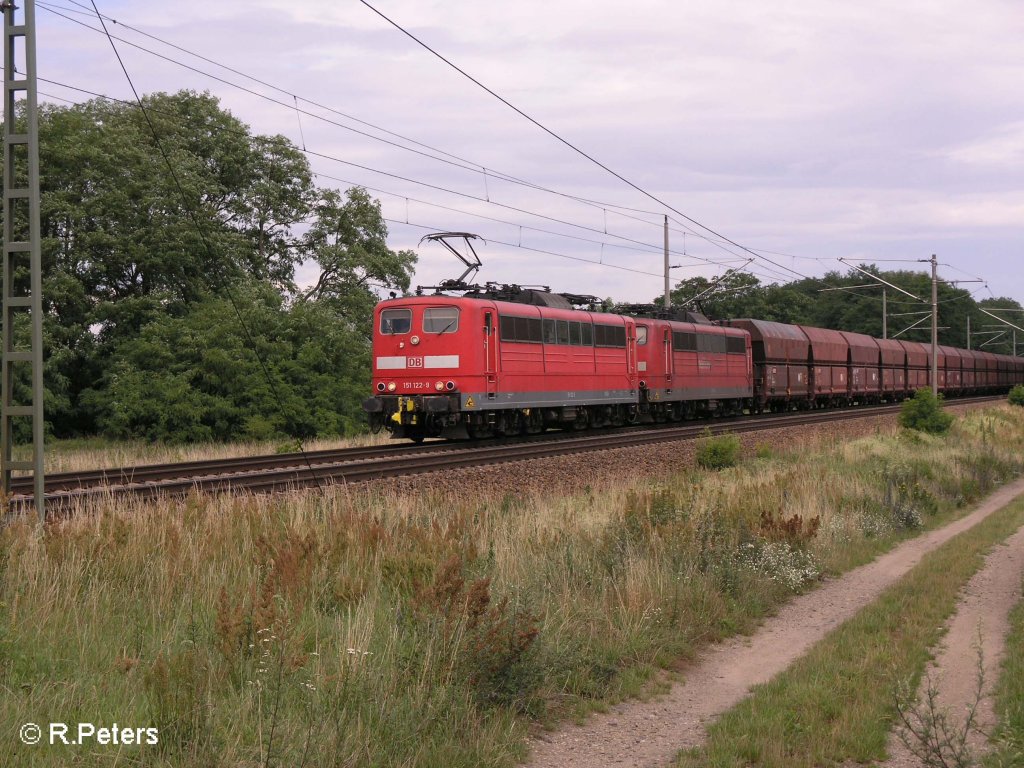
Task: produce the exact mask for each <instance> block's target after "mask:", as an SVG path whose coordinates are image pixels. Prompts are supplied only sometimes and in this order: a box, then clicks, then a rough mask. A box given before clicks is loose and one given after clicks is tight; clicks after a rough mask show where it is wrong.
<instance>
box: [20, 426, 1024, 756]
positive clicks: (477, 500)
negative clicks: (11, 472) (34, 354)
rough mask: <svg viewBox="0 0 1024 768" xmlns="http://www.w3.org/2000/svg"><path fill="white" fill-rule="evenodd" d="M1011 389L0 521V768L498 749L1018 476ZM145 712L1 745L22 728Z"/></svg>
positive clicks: (746, 623)
mask: <svg viewBox="0 0 1024 768" xmlns="http://www.w3.org/2000/svg"><path fill="white" fill-rule="evenodd" d="M1022 455H1024V409H1019V408H1011V407H1010V406H1003V407H1002V408H996V409H990V410H988V411H978V412H974V413H972V414H970V415H968V416H965V417H963V418H961V419H959V420H958V422H957V424H956V425H955V426H954V429H953V432H952V433H951V435H949V436H947V437H932V436H921V437H914V436H908V435H906V434H905V433H899V432H896V431H880V432H879V433H878V434H877V435H874V436H872V437H868V438H864V439H861V440H857V441H854V442H853V443H851V444H847V443H843V442H841V441H840V440H839V439H838V438H827V439H823V440H821V441H817V442H810V443H808V444H806V445H801V446H799V447H798V448H794V449H791V450H789V451H779V452H777V453H776V454H774V455H771V456H768V455H766V456H763V457H761V458H758V459H757V460H755V461H746V462H742V463H741V464H740V465H738V466H736V467H734V468H731V469H725V470H722V471H719V472H714V473H707V472H703V471H698V470H694V471H692V472H689V473H684V474H682V475H679V476H677V477H673V478H668V479H666V480H664V481H663V482H659V483H652V482H647V481H642V482H640V481H637V482H630V481H628V479H625V478H613V479H610V480H609V481H608V483H607V484H606V485H602V486H601V487H595V488H592V489H591V490H590V491H589V492H585V493H581V494H578V495H574V496H559V495H557V494H552V493H551V492H550V491H549V492H547V493H544V494H539V493H538V494H537V495H512V494H509V495H501V496H484V497H480V496H479V494H478V492H477V491H475V490H474V489H472V488H467V489H464V490H463V489H460V488H455V489H453V490H451V491H445V492H440V491H435V492H431V493H424V494H413V495H397V494H392V493H387V494H382V493H376V492H372V491H368V490H354V489H353V490H346V489H345V488H339V489H335V490H334V491H332V492H330V493H328V494H325V495H317V494H314V493H307V494H301V495H295V496H280V497H259V498H252V499H246V498H217V499H206V498H194V499H190V500H188V501H184V502H173V503H172V502H166V503H164V504H162V505H159V506H141V505H137V504H132V503H128V502H123V503H116V504H112V505H111V506H110V507H109V508H107V509H105V510H103V511H102V512H99V513H95V514H90V515H82V516H78V517H75V518H73V519H70V520H67V521H63V522H59V523H54V524H51V525H49V526H48V527H47V528H46V530H45V531H44V532H43V533H42V534H41V535H39V534H37V533H36V532H35V530H34V529H33V528H32V527H31V526H30V525H20V524H16V525H13V526H9V527H8V528H6V529H4V530H3V531H0V765H9V764H13V765H19V764H24V765H38V766H56V765H64V764H66V763H69V762H71V761H72V760H74V761H75V764H76V765H108V764H110V763H111V761H112V760H113V759H114V757H115V755H116V757H117V761H118V764H119V765H143V764H145V765H147V766H148V765H156V766H184V765H210V766H227V765H231V766H236V765H246V766H249V765H253V766H255V765H291V766H303V765H314V764H315V765H324V766H334V765H339V766H347V765H373V766H435V765H445V766H512V765H515V764H516V762H517V761H518V760H519V759H521V757H522V756H523V754H524V749H525V747H524V744H525V737H526V734H527V733H528V731H529V729H530V728H531V727H535V726H536V725H537V724H538V723H539V724H546V723H552V722H554V721H557V720H559V719H563V718H566V717H578V716H580V715H581V714H582V713H585V712H587V711H588V710H591V709H593V708H600V707H603V706H606V704H607V703H608V702H610V701H614V700H617V699H621V698H624V697H628V696H635V695H641V694H646V693H648V692H649V691H650V690H651V686H652V685H653V684H656V683H657V682H658V681H659V680H660V679H661V678H660V677H659V676H658V675H657V674H656V673H657V672H658V671H659V670H661V669H664V668H669V669H671V668H673V667H674V666H675V665H676V664H678V662H679V660H680V659H684V658H686V657H688V656H690V655H692V654H693V652H694V650H695V649H697V648H699V647H700V646H701V645H703V644H705V643H707V642H709V641H711V640H714V639H716V638H721V637H725V636H728V635H731V634H735V633H737V632H748V631H750V630H752V629H753V627H754V626H756V623H757V622H758V621H759V620H760V618H762V617H764V616H765V615H767V614H768V613H770V612H772V611H773V610H774V609H775V608H776V607H777V606H778V605H779V604H781V603H782V602H783V601H785V600H786V599H788V598H789V597H790V596H791V595H793V594H794V593H796V592H799V591H801V590H804V589H807V588H809V587H811V586H813V584H814V582H815V581H816V580H817V579H818V578H819V576H820V575H822V574H828V573H838V572H842V571H844V570H846V569H848V568H850V567H852V566H854V565H857V564H859V563H861V562H864V561H866V560H868V559H870V558H871V557H873V556H874V555H875V554H877V553H878V552H880V551H883V550H885V549H888V548H890V547H891V546H893V544H894V543H895V542H897V541H899V540H902V539H904V538H906V537H908V536H912V535H915V534H916V533H917V532H918V531H919V530H921V529H923V528H928V527H932V526H936V525H939V524H941V522H943V521H944V520H948V519H951V518H952V517H955V516H957V515H959V514H960V513H961V511H960V510H962V509H963V508H964V507H965V506H966V505H967V504H968V503H970V502H971V501H972V500H974V499H977V498H979V497H980V496H981V495H983V494H984V493H986V492H988V491H989V490H990V489H991V488H992V487H993V486H994V485H995V484H997V483H999V482H1001V481H1004V480H1006V479H1008V478H1009V477H1011V476H1014V475H1016V474H1019V473H1020V471H1021V470H1022V469H1024V463H1022V458H1021V457H1022ZM28 720H31V721H33V722H48V721H51V720H56V721H65V722H77V721H79V720H83V721H87V722H96V723H98V724H110V723H112V722H115V721H116V722H117V723H119V724H122V725H133V726H143V727H145V726H154V727H158V728H159V729H160V744H159V745H158V746H157V747H124V748H121V749H120V750H119V751H117V750H115V749H113V748H110V747H100V746H96V747H94V748H93V749H89V750H83V749H78V750H75V749H73V748H71V747H54V748H50V747H47V748H38V747H37V748H35V749H34V750H27V748H25V747H22V746H20V745H19V744H18V743H17V742H16V741H15V740H14V736H13V735H14V734H16V733H17V729H18V727H19V726H20V724H21V723H23V722H25V721H28Z"/></svg>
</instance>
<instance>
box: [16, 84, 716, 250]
mask: <svg viewBox="0 0 1024 768" xmlns="http://www.w3.org/2000/svg"><path fill="white" fill-rule="evenodd" d="M0 71H3V67H0ZM46 82H48V83H50V84H52V85H57V86H59V87H62V88H67V89H69V90H74V91H78V92H80V93H84V94H86V95H89V96H92V97H94V98H99V99H105V100H109V101H111V102H115V103H120V104H124V105H126V106H130V107H133V108H139V104H137V103H135V102H130V101H126V100H124V99H118V98H116V97H112V96H109V95H106V94H102V93H98V92H96V91H92V90H89V89H85V88H81V87H79V86H74V85H70V84H68V83H62V82H59V81H56V80H46ZM46 95H47V96H49V97H50V98H56V99H59V100H61V101H66V102H68V103H70V104H74V105H78V104H80V103H79V102H74V101H71V100H68V99H64V98H63V97H60V96H54V95H53V94H46ZM146 109H147V110H148V111H149V112H152V113H153V114H159V115H163V116H167V117H170V118H173V119H175V120H177V121H179V122H181V115H179V114H176V113H171V112H167V111H163V110H159V109H155V108H153V107H147V108H146ZM214 130H216V131H226V132H231V133H237V134H239V135H246V136H250V137H251V138H254V139H259V138H260V137H259V136H251V134H248V133H247V132H246V131H242V130H237V129H232V128H228V127H217V128H215V129H214ZM300 151H302V152H303V153H304V154H306V155H308V156H312V157H318V158H320V159H326V160H330V161H333V162H337V163H341V164H345V165H350V166H353V167H356V168H359V169H361V170H367V171H369V172H371V173H377V174H381V175H386V176H389V177H392V178H396V179H398V180H401V181H405V182H408V183H413V184H417V185H421V186H425V187H428V188H431V189H435V190H438V191H442V192H446V193H448V194H452V195H456V196H460V197H464V198H467V199H470V200H474V201H478V202H484V203H487V204H489V205H493V206H497V207H501V208H505V209H508V210H510V211H513V212H517V213H522V214H524V215H527V216H533V217H536V218H541V219H544V220H547V221H551V222H553V223H557V224H562V225H565V226H569V227H573V228H576V229H580V230H583V231H588V232H594V233H598V234H607V236H608V237H611V238H615V239H619V240H622V241H624V242H625V243H628V245H622V244H619V243H605V242H604V241H600V240H594V239H592V238H585V237H580V236H578V235H572V234H569V233H565V232H556V231H554V230H550V229H544V228H541V227H533V226H530V225H528V224H521V223H519V222H512V221H508V220H504V219H498V218H496V217H491V216H486V215H484V214H480V213H475V212H472V211H466V210H463V209H459V208H454V207H451V206H445V205H441V204H439V203H432V202H430V201H426V200H420V199H417V198H413V197H410V196H409V195H407V194H404V193H401V192H395V191H392V190H386V189H383V188H380V187H374V186H371V185H367V184H365V183H362V182H358V181H353V180H350V179H341V178H339V177H337V176H333V175H331V174H327V173H324V172H322V171H318V170H314V171H313V172H314V174H315V175H316V176H319V177H322V178H325V179H329V180H331V181H335V182H339V183H342V184H348V185H351V186H359V187H362V188H364V189H368V190H372V191H374V192H377V193H380V194H386V195H392V196H395V197H400V198H402V199H404V200H406V201H413V202H417V203H420V204H423V205H428V206H432V207H436V208H439V209H443V210H449V211H452V212H455V213H459V214H461V215H465V216H474V217H478V218H482V219H486V220H490V221H494V222H496V223H501V224H505V225H508V226H514V227H519V228H521V229H527V230H531V231H536V232H541V233H544V234H548V235H552V236H555V237H563V238H567V239H572V240H578V241H582V242H589V243H593V244H600V245H602V246H604V245H607V246H608V247H614V248H626V249H628V248H636V247H639V248H644V249H647V250H649V251H651V252H657V253H661V252H662V251H663V248H662V246H659V245H656V244H653V243H647V242H644V241H642V240H637V239H635V238H630V237H627V236H625V235H619V234H617V233H615V232H607V233H605V232H604V231H603V230H602V229H599V228H597V227H590V226H587V225H585V224H579V223H577V222H572V221H568V220H565V219H559V218H557V217H554V216H549V215H546V214H541V213H537V212H535V211H531V210H529V209H526V208H520V207H517V206H511V205H508V204H504V203H497V202H495V201H493V200H492V201H487V200H485V199H484V198H481V197H479V196H476V195H472V194H469V193H465V192H461V191H459V190H455V189H451V188H449V187H442V186H440V185H434V184H430V183H429V182H424V181H421V180H418V179H413V178H411V177H407V176H401V175H398V174H392V173H390V172H388V171H383V170H381V169H377V168H373V167H371V166H365V165H362V164H358V163H353V162H351V161H347V160H344V159H343V158H339V157H336V156H333V155H328V154H326V153H322V152H316V151H313V150H310V149H309V148H308V147H307V148H304V149H301V150H300ZM491 239H493V238H491ZM670 253H672V254H673V255H675V256H679V257H684V258H690V259H693V260H695V261H699V262H702V263H706V264H708V265H711V266H725V265H728V264H729V263H733V262H732V260H729V259H719V260H716V259H711V258H708V257H702V256H696V255H694V254H688V253H681V252H679V251H675V250H670ZM686 266H697V265H696V264H693V265H686Z"/></svg>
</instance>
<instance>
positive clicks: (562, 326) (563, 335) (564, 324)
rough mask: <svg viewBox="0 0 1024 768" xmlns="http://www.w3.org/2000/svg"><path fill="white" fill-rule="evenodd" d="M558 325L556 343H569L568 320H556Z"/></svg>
mask: <svg viewBox="0 0 1024 768" xmlns="http://www.w3.org/2000/svg"><path fill="white" fill-rule="evenodd" d="M555 322H556V323H558V343H559V344H568V343H569V321H568V320H556V321H555Z"/></svg>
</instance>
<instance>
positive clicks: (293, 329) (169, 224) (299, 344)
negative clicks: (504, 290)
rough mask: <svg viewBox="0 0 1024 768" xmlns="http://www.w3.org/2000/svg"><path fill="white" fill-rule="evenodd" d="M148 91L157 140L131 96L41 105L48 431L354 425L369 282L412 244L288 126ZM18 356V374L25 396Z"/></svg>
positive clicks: (245, 430) (157, 432)
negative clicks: (258, 129) (265, 131)
mask: <svg viewBox="0 0 1024 768" xmlns="http://www.w3.org/2000/svg"><path fill="white" fill-rule="evenodd" d="M143 102H144V104H145V106H146V109H147V112H148V117H149V120H150V121H151V122H152V123H153V126H154V128H155V131H156V134H157V135H158V136H159V144H158V143H157V141H156V140H155V139H154V136H153V131H152V130H151V129H150V127H149V125H148V123H147V120H146V115H144V114H143V112H142V111H141V110H140V109H139V108H138V107H137V106H135V105H131V104H126V103H120V102H112V101H108V100H104V99H96V100H93V101H89V102H87V103H84V104H80V105H74V106H56V105H50V104H47V105H42V106H41V111H40V119H39V133H40V167H41V193H42V203H41V223H42V253H43V306H44V349H45V382H46V394H45V401H44V407H45V413H46V422H47V431H48V433H49V434H50V435H51V436H53V437H59V438H64V437H76V436H87V435H103V436H107V437H111V438H118V439H120V438H142V439H148V440H162V441H197V440H226V439H267V438H276V437H279V436H284V435H287V436H291V437H311V436H315V435H335V434H347V433H353V432H356V431H359V430H361V429H363V427H364V424H365V421H364V418H363V415H362V412H361V409H360V405H359V404H360V401H361V399H362V398H363V397H365V393H366V392H367V391H368V387H369V371H370V364H369V339H370V317H371V313H372V309H373V306H374V304H375V303H376V301H377V296H376V293H375V290H381V289H384V290H388V289H390V290H395V291H399V292H401V291H404V290H406V289H407V288H408V286H409V281H410V279H411V275H412V271H413V267H414V264H415V261H416V257H415V254H414V253H413V252H412V251H394V250H392V249H390V248H388V246H387V228H386V225H385V222H384V220H383V217H382V215H381V209H380V204H379V203H378V202H377V201H375V200H373V199H372V198H371V197H370V196H369V195H368V194H367V193H366V191H365V190H363V189H359V188H353V189H349V190H348V191H347V192H344V193H342V192H339V191H337V190H335V189H331V188H324V187H320V186H318V185H317V183H316V181H315V177H314V174H313V172H312V170H311V168H310V165H309V162H308V160H307V158H306V156H305V155H304V154H303V153H302V152H301V151H300V150H299V149H298V148H297V147H296V146H295V145H294V144H293V143H292V142H291V141H289V140H288V139H287V138H285V137H283V136H264V135H259V134H255V133H253V132H252V131H251V129H250V128H249V126H247V125H246V124H245V123H243V122H242V121H240V120H238V119H237V118H236V117H234V116H233V115H231V114H230V112H228V111H227V110H225V109H223V108H222V107H221V106H220V104H219V103H218V100H217V99H216V98H214V97H213V96H211V95H209V94H208V93H195V92H190V91H182V92H179V93H175V94H166V93H158V94H153V95H150V96H147V97H145V98H144V99H143ZM168 164H170V165H171V166H172V167H173V169H174V173H173V174H172V173H171V172H170V171H169V169H168ZM23 218H24V216H23V215H22V214H20V213H19V214H18V216H16V221H15V222H14V225H15V228H16V230H21V231H24V230H25V228H26V221H24V220H21V219H23ZM300 265H305V266H304V267H303V269H304V270H305V271H308V270H310V269H311V268H315V271H314V272H313V276H314V280H313V281H312V284H313V287H312V288H305V289H304V288H302V287H300V286H299V285H298V284H297V282H296V270H297V269H298V268H299V266H300ZM304 274H305V272H304ZM27 280H28V270H27V265H19V268H18V269H17V271H16V274H15V282H16V283H24V284H27ZM19 289H20V290H23V289H24V288H23V287H19ZM21 319H22V318H19V322H18V323H17V324H16V327H15V329H14V330H15V334H16V336H17V337H18V338H19V339H21V340H22V341H23V342H25V343H27V338H28V327H27V317H25V318H23V319H24V320H26V322H25V323H24V324H22V323H21V322H20V320H21ZM23 325H24V327H22V326H23ZM28 373H29V372H28V369H27V367H25V368H24V370H21V369H19V370H17V371H16V377H15V391H16V393H17V394H18V396H20V397H22V398H23V399H27V392H28V385H29V379H28ZM25 426H26V427H27V425H25Z"/></svg>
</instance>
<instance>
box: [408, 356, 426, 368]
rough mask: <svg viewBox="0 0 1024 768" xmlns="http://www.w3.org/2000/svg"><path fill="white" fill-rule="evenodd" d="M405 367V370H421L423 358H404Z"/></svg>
mask: <svg viewBox="0 0 1024 768" xmlns="http://www.w3.org/2000/svg"><path fill="white" fill-rule="evenodd" d="M405 365H406V367H407V368H422V367H423V358H422V357H407V358H405Z"/></svg>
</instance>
